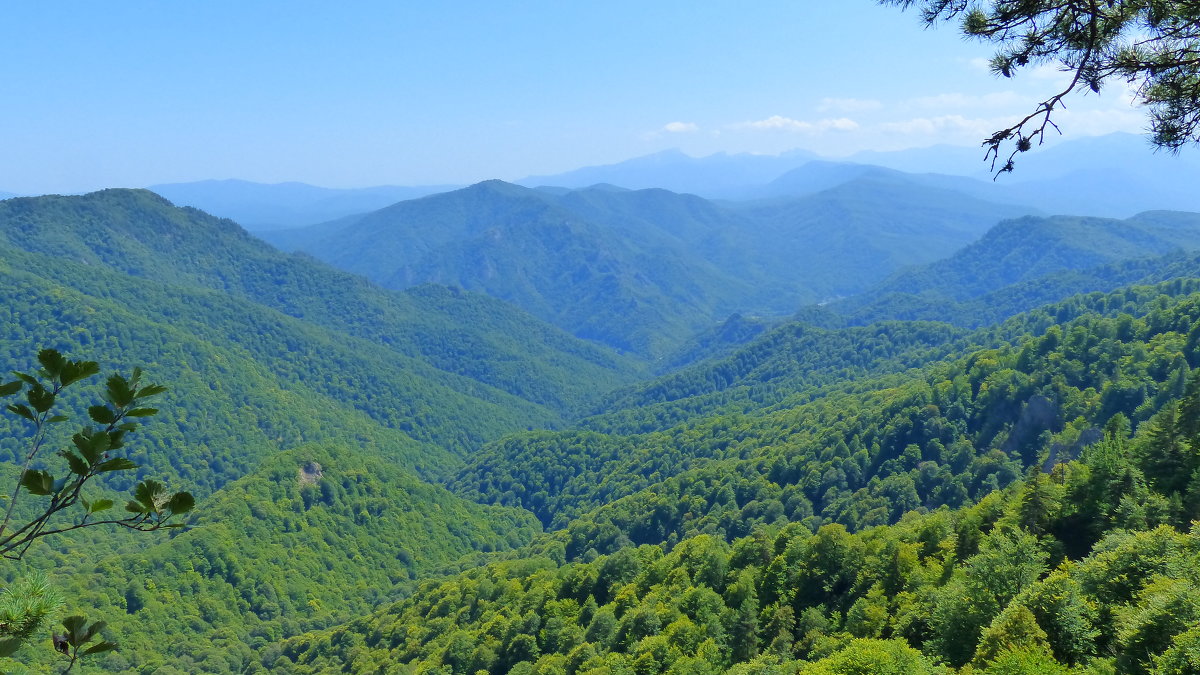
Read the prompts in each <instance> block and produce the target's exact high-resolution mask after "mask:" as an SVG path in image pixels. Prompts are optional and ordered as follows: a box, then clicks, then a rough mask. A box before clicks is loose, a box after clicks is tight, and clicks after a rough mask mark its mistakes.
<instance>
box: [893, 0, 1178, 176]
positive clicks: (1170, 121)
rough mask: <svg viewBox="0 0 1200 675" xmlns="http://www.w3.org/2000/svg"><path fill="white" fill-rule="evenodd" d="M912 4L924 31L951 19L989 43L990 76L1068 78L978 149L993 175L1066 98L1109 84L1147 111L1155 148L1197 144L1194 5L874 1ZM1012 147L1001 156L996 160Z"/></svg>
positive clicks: (1168, 0)
mask: <svg viewBox="0 0 1200 675" xmlns="http://www.w3.org/2000/svg"><path fill="white" fill-rule="evenodd" d="M880 1H881V2H882V3H884V4H888V5H899V6H901V7H903V8H908V7H910V6H912V5H918V6H919V7H920V8H921V15H922V18H923V19H924V21H925V22H926V23H928V24H935V23H938V22H942V21H953V20H957V21H960V22H961V23H962V30H963V32H964V33H966V34H967V35H969V36H971V37H974V38H978V39H980V40H984V41H987V42H990V43H992V44H994V45H996V48H997V51H996V54H995V56H994V57H993V58H992V63H991V65H992V70H993V71H994V72H995V73H997V74H999V75H1003V76H1004V77H1012V76H1013V75H1015V74H1016V73H1017V72H1018V71H1019V70H1020V69H1022V68H1027V67H1030V66H1038V65H1051V66H1058V67H1060V68H1061V69H1062V70H1063V71H1065V72H1067V73H1069V74H1070V75H1071V79H1070V81H1069V83H1068V84H1067V85H1066V86H1065V87H1064V88H1063V89H1062V90H1061V91H1058V92H1056V93H1054V94H1053V95H1051V96H1049V97H1048V98H1046V99H1045V100H1044V101H1042V102H1041V103H1039V104H1038V105H1037V107H1036V108H1035V109H1034V110H1033V112H1031V113H1029V114H1028V115H1027V116H1025V117H1024V118H1022V119H1021V120H1019V121H1017V122H1016V123H1014V124H1013V125H1012V126H1009V127H1007V128H1005V129H1000V130H999V131H996V132H995V133H994V134H993V135H992V136H991V137H990V138H988V139H987V140H986V141H984V145H985V146H986V147H987V148H988V156H989V157H991V159H992V162H993V167H995V166H996V163H997V162H996V160H1003V161H1001V162H1000V169H999V170H1000V171H1001V172H1003V171H1011V170H1012V167H1013V157H1015V156H1016V154H1017V153H1019V152H1024V151H1026V150H1028V149H1029V148H1030V147H1031V146H1032V144H1033V141H1037V142H1039V143H1040V142H1042V141H1043V140H1044V137H1045V133H1046V130H1047V128H1053V129H1055V130H1057V129H1058V127H1057V126H1056V125H1055V123H1054V122H1053V121H1052V119H1051V116H1052V114H1053V113H1054V112H1055V111H1057V110H1059V109H1060V108H1062V107H1063V101H1064V100H1065V99H1066V97H1067V96H1068V95H1070V94H1071V93H1072V92H1075V91H1079V90H1081V89H1082V90H1084V91H1086V90H1090V91H1092V92H1099V91H1100V90H1101V88H1102V87H1104V86H1106V85H1107V84H1109V83H1111V82H1112V81H1114V80H1115V81H1124V82H1126V83H1128V84H1130V85H1131V86H1133V87H1134V88H1135V91H1136V101H1137V102H1138V103H1140V104H1142V105H1145V106H1147V107H1148V108H1149V116H1150V131H1151V132H1152V133H1153V140H1154V143H1155V144H1156V145H1158V146H1160V147H1163V148H1167V149H1170V150H1178V149H1180V148H1182V147H1183V146H1185V145H1187V144H1189V143H1197V142H1200V3H1198V2H1195V0H1103V1H1100V0H1091V1H1088V2H1071V1H1068V2H1064V1H1063V0H987V1H985V2H981V1H980V0H919V1H918V0H880ZM1008 148H1011V152H1010V154H1009V155H1008V157H1007V158H1003V157H1001V153H1002V152H1003V151H1006V150H1007V149H1008Z"/></svg>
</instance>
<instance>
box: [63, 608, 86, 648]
mask: <svg viewBox="0 0 1200 675" xmlns="http://www.w3.org/2000/svg"><path fill="white" fill-rule="evenodd" d="M62 625H63V628H65V629H67V634H66V638H67V642H69V643H71V644H72V645H73V646H75V647H78V646H80V645H82V644H83V643H84V642H86V640H84V639H83V637H84V636H85V635H87V619H85V618H83V617H82V616H79V615H78V614H75V615H72V616H68V617H67V618H65V619H63V621H62Z"/></svg>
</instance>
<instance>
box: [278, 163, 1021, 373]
mask: <svg viewBox="0 0 1200 675" xmlns="http://www.w3.org/2000/svg"><path fill="white" fill-rule="evenodd" d="M831 166H833V167H834V168H845V167H842V166H841V165H831ZM849 168H850V169H851V170H853V171H857V169H856V168H854V167H849ZM867 174H869V175H867ZM867 174H864V175H862V176H861V177H859V178H857V179H854V180H850V181H849V182H844V183H841V184H839V185H837V186H836V187H834V188H832V189H828V190H823V191H820V192H817V193H814V194H805V195H803V196H800V197H776V198H773V199H770V200H760V201H757V202H747V203H722V204H717V203H714V202H711V201H708V200H705V199H703V198H700V197H697V196H695V195H689V194H677V193H674V192H670V191H668V190H662V189H647V190H626V189H622V188H617V187H614V186H612V185H598V186H592V187H589V188H585V189H581V190H563V189H555V190H544V189H538V190H533V189H528V188H523V187H520V186H516V185H511V184H508V183H504V182H501V181H488V182H485V183H480V184H478V185H475V186H472V187H470V188H465V189H463V190H458V191H455V192H450V193H445V194H439V195H431V196H429V197H425V198H422V199H417V200H411V201H407V202H401V203H398V204H395V205H393V206H390V207H388V208H385V209H381V210H379V211H376V212H374V213H371V214H367V215H363V216H354V217H350V218H347V219H343V220H341V221H335V222H331V223H326V224H322V225H317V226H310V227H308V228H302V229H299V230H293V231H281V232H268V233H262V236H263V237H264V238H266V239H268V240H269V241H272V242H274V243H275V244H276V245H278V246H280V247H283V248H292V249H298V250H302V251H305V252H308V253H310V254H312V255H314V256H316V257H318V258H320V259H322V260H325V261H326V262H329V263H331V264H333V265H335V266H337V267H340V268H342V269H345V270H348V271H351V272H355V273H357V274H362V275H364V276H366V277H368V278H370V279H372V280H374V281H376V282H377V283H380V284H382V285H384V286H386V287H389V288H395V289H403V288H408V287H410V286H413V285H416V284H420V283H426V282H432V283H438V284H449V285H455V286H461V287H463V288H466V289H469V290H477V291H482V292H485V293H488V294H490V295H493V296H494V297H498V298H500V299H503V300H506V301H509V302H513V303H515V304H517V305H519V306H521V307H523V308H524V309H526V310H527V311H530V312H531V313H533V314H535V315H536V316H539V317H541V318H543V319H545V320H548V321H550V322H552V323H554V324H556V325H558V326H560V327H562V328H564V329H566V330H568V331H569V332H571V333H573V334H574V335H576V336H578V337H584V338H587V339H593V340H599V341H601V342H604V343H606V344H608V345H611V346H613V347H616V348H618V349H621V350H625V351H630V352H634V353H638V354H641V355H643V356H652V357H654V358H656V359H659V358H664V357H667V356H668V355H669V354H672V353H674V352H676V351H677V350H679V349H684V350H685V351H686V350H687V349H688V348H687V347H685V346H684V344H685V342H687V341H688V340H689V339H690V338H691V337H692V336H693V335H695V334H696V333H697V332H699V331H702V330H706V329H709V328H710V327H711V326H712V325H714V324H716V323H717V322H719V321H721V320H723V319H724V318H725V317H728V316H729V315H730V314H731V313H734V312H745V313H748V314H751V315H776V316H784V315H788V314H791V313H792V312H794V311H795V310H796V309H797V308H799V307H801V306H802V305H804V304H806V303H811V302H816V301H819V300H823V299H828V298H830V297H837V296H841V295H849V294H853V293H858V292H861V291H862V290H865V289H866V288H868V287H869V286H870V285H872V284H874V283H877V282H879V281H881V280H882V279H884V278H885V277H886V276H887V275H888V274H890V273H891V272H893V271H895V270H897V269H899V268H900V267H903V266H905V265H913V264H920V263H926V262H932V261H933V260H936V259H938V258H940V257H944V256H946V255H949V254H950V253H953V252H954V251H955V250H957V249H959V248H960V247H962V246H963V245H965V244H967V243H970V242H971V241H974V240H975V239H976V238H978V237H979V236H980V235H982V234H983V233H984V232H986V231H987V230H988V228H990V227H991V226H992V225H994V224H995V223H996V222H998V221H1000V220H1003V219H1005V218H1012V217H1015V216H1019V215H1023V214H1027V213H1030V212H1033V211H1034V210H1033V209H1030V208H1028V207H1020V206H1006V205H1001V204H994V203H989V202H986V201H983V200H979V199H976V198H972V197H969V196H965V195H963V194H960V193H957V192H954V191H952V190H947V189H942V188H939V187H929V186H927V185H923V184H922V183H921V182H920V181H919V180H916V179H914V178H913V177H910V176H907V175H905V174H902V173H899V172H894V171H888V170H882V169H871V170H869V171H868V172H867ZM962 180H965V179H962ZM835 182H836V181H835ZM816 187H820V185H817V186H816ZM672 358H674V357H672Z"/></svg>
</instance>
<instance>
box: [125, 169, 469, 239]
mask: <svg viewBox="0 0 1200 675" xmlns="http://www.w3.org/2000/svg"><path fill="white" fill-rule="evenodd" d="M453 187H454V186H449V185H436V186H422V187H402V186H396V185H382V186H378V187H367V188H354V189H345V190H339V189H334V188H323V187H315V186H313V185H306V184H304V183H276V184H264V183H251V182H249V181H243V180H204V181H199V182H195V183H171V184H166V185H152V186H150V187H149V188H148V189H149V190H151V191H153V192H156V193H158V194H160V195H162V196H163V197H166V198H167V199H169V200H171V201H172V202H174V203H175V204H176V205H178V206H194V207H196V208H198V209H203V210H205V211H208V212H209V213H212V214H214V215H218V216H221V217H223V218H232V219H233V220H236V221H237V222H238V223H239V224H241V225H242V226H243V227H245V228H246V229H248V230H251V231H257V230H273V229H280V228H288V227H299V226H301V225H311V224H313V223H320V222H324V221H327V220H334V219H335V218H341V217H343V216H348V215H351V214H354V213H364V212H366V211H374V210H375V209H380V208H383V207H384V206H387V205H389V204H395V203H396V202H399V201H403V200H405V199H414V198H416V197H424V196H425V195H429V194H434V193H435V192H445V191H446V190H449V189H452V188H453Z"/></svg>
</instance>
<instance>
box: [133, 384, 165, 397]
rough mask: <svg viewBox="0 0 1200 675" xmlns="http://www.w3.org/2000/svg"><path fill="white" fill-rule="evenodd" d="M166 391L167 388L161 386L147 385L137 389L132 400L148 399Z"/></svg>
mask: <svg viewBox="0 0 1200 675" xmlns="http://www.w3.org/2000/svg"><path fill="white" fill-rule="evenodd" d="M166 390H167V388H166V387H164V386H162V385H161V384H148V385H146V386H144V387H142V388H141V389H138V392H137V396H135V397H134V398H150V397H151V396H158V395H159V394H161V393H163V392H165V391H166Z"/></svg>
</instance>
